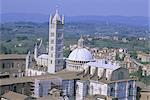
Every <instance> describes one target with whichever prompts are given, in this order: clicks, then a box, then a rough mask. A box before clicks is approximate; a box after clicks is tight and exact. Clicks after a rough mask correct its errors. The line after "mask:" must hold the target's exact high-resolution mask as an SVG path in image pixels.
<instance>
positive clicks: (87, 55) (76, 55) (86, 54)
mask: <svg viewBox="0 0 150 100" xmlns="http://www.w3.org/2000/svg"><path fill="white" fill-rule="evenodd" d="M68 60H72V61H94V59H93V56H92V54H91V52H90V51H89V50H87V49H86V48H84V39H83V38H82V37H81V38H80V39H79V40H78V48H76V49H75V50H73V51H72V52H71V53H70V55H69V57H68Z"/></svg>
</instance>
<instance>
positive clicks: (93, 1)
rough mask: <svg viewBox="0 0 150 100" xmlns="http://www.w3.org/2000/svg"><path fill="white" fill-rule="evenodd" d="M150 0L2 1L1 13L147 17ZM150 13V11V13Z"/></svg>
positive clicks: (0, 3) (0, 0)
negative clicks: (56, 11)
mask: <svg viewBox="0 0 150 100" xmlns="http://www.w3.org/2000/svg"><path fill="white" fill-rule="evenodd" d="M149 1H150V0H0V8H1V10H0V13H37V14H46V15H47V14H50V13H52V12H54V11H55V9H56V8H58V9H59V11H60V12H61V13H63V14H64V15H66V16H83V15H97V16H109V15H119V16H145V17H148V16H149V13H148V10H149V9H150V8H149V5H150V2H149ZM149 12H150V11H149Z"/></svg>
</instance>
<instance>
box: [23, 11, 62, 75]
mask: <svg viewBox="0 0 150 100" xmlns="http://www.w3.org/2000/svg"><path fill="white" fill-rule="evenodd" d="M63 30H64V16H62V17H60V15H59V13H58V10H56V12H55V15H54V16H52V15H51V16H50V19H49V46H48V48H49V51H48V54H47V53H46V50H45V48H44V46H43V45H42V41H41V42H40V44H39V45H37V44H36V45H35V49H34V60H32V59H33V58H30V53H29V54H28V55H27V60H26V61H27V64H26V65H28V66H26V75H28V76H34V75H41V74H45V73H55V72H57V71H60V70H62V69H63V68H64V66H63V65H64V60H63V46H64V43H63Z"/></svg>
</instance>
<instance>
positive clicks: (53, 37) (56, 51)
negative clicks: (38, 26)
mask: <svg viewBox="0 0 150 100" xmlns="http://www.w3.org/2000/svg"><path fill="white" fill-rule="evenodd" d="M63 30H64V16H62V17H60V15H59V13H58V10H56V12H55V15H54V16H50V19H49V53H48V55H49V59H48V72H49V73H55V72H57V71H60V70H62V69H63V45H64V43H63V37H64V35H63Z"/></svg>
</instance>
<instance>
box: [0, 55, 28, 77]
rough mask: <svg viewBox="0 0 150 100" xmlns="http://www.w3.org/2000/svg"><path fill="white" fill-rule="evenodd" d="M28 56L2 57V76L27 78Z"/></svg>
mask: <svg viewBox="0 0 150 100" xmlns="http://www.w3.org/2000/svg"><path fill="white" fill-rule="evenodd" d="M25 65H26V55H21V54H20V55H19V54H5V55H3V54H2V55H0V74H1V75H0V76H1V77H5V75H9V77H21V76H25Z"/></svg>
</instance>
